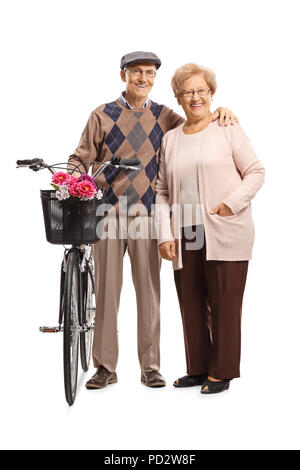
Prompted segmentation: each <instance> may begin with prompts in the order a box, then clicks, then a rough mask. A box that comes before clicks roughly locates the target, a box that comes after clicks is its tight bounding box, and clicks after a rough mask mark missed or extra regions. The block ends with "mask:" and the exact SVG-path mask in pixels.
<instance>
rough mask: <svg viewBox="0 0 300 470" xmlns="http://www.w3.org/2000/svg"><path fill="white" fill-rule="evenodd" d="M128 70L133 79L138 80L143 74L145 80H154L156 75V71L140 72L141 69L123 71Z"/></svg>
mask: <svg viewBox="0 0 300 470" xmlns="http://www.w3.org/2000/svg"><path fill="white" fill-rule="evenodd" d="M125 70H128V72H129V73H131V74H132V75H133V76H134V77H136V78H140V77H142V76H143V74H145V75H146V77H147V78H154V77H155V75H156V70H145V71H144V70H141V69H125Z"/></svg>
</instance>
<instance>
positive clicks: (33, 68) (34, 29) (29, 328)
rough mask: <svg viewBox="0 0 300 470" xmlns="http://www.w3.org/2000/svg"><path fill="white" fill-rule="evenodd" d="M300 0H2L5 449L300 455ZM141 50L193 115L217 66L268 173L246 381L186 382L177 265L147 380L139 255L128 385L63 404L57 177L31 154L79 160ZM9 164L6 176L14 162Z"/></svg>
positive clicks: (126, 329)
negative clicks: (53, 201) (142, 360)
mask: <svg viewBox="0 0 300 470" xmlns="http://www.w3.org/2000/svg"><path fill="white" fill-rule="evenodd" d="M298 4H299V2H298V1H297V0H295V1H292V0H286V1H285V2H279V1H276V0H272V1H271V0H270V1H269V0H260V1H256V0H251V1H248V0H247V1H246V0H244V1H239V0H236V1H235V0H227V1H219V0H214V1H213V2H208V1H206V2H202V1H199V0H197V1H193V0H190V1H188V2H183V1H177V0H159V1H158V0H152V1H151V2H142V1H136V0H133V1H132V0H127V2H122V1H120V0H118V1H116V0H115V1H110V2H108V1H107V2H102V1H100V0H99V1H95V0H84V1H83V0H82V1H79V0H78V1H77V0H72V1H66V0H63V1H54V0H52V1H48V0H44V1H32V0H26V1H25V2H24V1H14V0H9V1H2V2H1V11H0V18H1V19H0V22H1V24H0V31H1V38H0V39H1V46H2V59H1V75H0V77H1V82H2V84H1V160H2V181H1V189H2V197H1V204H2V209H1V215H2V217H1V227H2V229H1V238H2V243H1V247H2V252H1V258H2V269H1V271H2V276H1V287H2V296H1V300H2V302H1V305H2V309H1V314H2V317H1V318H2V334H1V382H2V384H1V402H0V403H1V434H2V436H1V441H0V442H1V447H3V448H7V449H276V448H282V449H291V448H297V449H299V419H300V407H299V401H300V380H299V360H300V347H299V336H300V316H299V313H300V311H299V289H300V277H299V269H298V266H299V236H298V230H299V224H298V218H299V170H300V166H299V156H300V155H299V137H298V136H299V126H300V120H299V104H300V103H299V83H300V76H299V51H298V48H299V39H300V38H299V32H298V31H299V22H298V18H299V13H298V11H297V7H298ZM133 50H150V51H154V52H156V53H157V54H158V55H159V56H160V58H161V60H162V62H163V65H162V67H161V69H160V70H159V73H158V75H157V78H156V84H155V87H154V89H153V90H152V94H151V97H152V98H153V99H154V100H155V101H157V102H159V103H165V104H167V105H168V106H170V107H172V108H173V109H175V110H177V111H178V112H180V109H179V108H178V106H177V104H176V101H175V99H174V97H173V95H172V92H171V88H170V80H171V76H172V73H173V72H174V70H175V69H176V68H177V67H179V66H180V65H183V64H184V63H186V62H189V61H195V62H198V63H200V64H203V65H206V66H209V67H211V68H212V69H213V70H214V71H215V72H216V74H217V80H218V90H217V93H216V95H215V97H214V101H213V108H217V107H218V106H221V105H223V106H226V107H229V108H230V109H232V110H233V111H234V112H235V113H236V114H237V115H238V116H239V118H240V122H241V124H242V125H243V127H244V129H245V131H246V133H247V134H248V135H249V137H250V138H251V140H252V142H253V145H254V147H255V149H256V151H257V153H258V155H259V157H260V159H261V160H262V162H263V163H264V165H265V167H266V182H265V185H264V187H263V188H262V189H261V190H260V191H259V193H258V195H257V197H256V198H255V200H254V201H253V214H254V219H255V224H256V242H255V246H254V251H253V259H252V261H251V262H250V266H249V274H248V281H247V286H246V291H245V296H244V310H243V335H242V339H243V344H242V362H241V373H242V376H241V378H240V379H238V380H235V381H233V382H232V384H231V388H230V390H229V391H228V392H226V393H224V394H221V395H216V396H212V397H205V396H202V395H200V393H199V392H200V388H199V387H196V388H191V389H187V390H177V389H174V388H173V387H172V382H173V380H174V379H176V378H177V377H179V376H181V375H184V374H185V358H184V347H183V336H182V326H181V319H180V312H179V308H178V305H177V298H176V292H175V288H174V283H173V272H172V268H171V265H170V264H169V263H168V262H167V261H165V262H164V263H163V266H162V275H161V286H162V305H161V370H162V373H163V374H164V376H165V377H166V379H167V387H165V388H164V389H156V390H151V389H148V388H147V387H145V386H142V385H141V383H140V374H139V364H138V360H137V352H136V349H137V347H136V307H135V294H134V289H133V286H132V282H131V275H130V264H129V261H128V257H127V256H126V257H125V262H124V287H123V291H122V297H121V307H120V312H119V330H120V334H119V339H120V357H119V364H118V371H117V372H118V379H119V382H118V384H116V385H112V386H109V387H108V388H107V389H105V390H102V391H94V392H88V391H87V390H86V389H85V387H84V383H85V381H86V380H87V379H88V378H89V377H90V375H91V374H92V373H93V368H92V366H91V368H90V370H89V372H88V373H87V374H81V373H80V375H79V388H78V396H77V399H76V402H75V404H74V406H73V407H69V406H68V405H67V404H66V403H65V400H64V390H63V375H62V373H63V371H62V337H61V335H42V334H41V333H39V332H38V327H39V326H40V325H42V324H50V325H51V324H54V325H55V324H57V310H58V286H59V264H60V259H61V256H62V247H59V246H53V245H50V244H47V242H46V239H45V235H44V227H43V221H42V211H41V204H40V200H39V188H40V187H44V188H48V186H49V181H50V178H49V176H50V175H49V176H48V174H46V173H44V174H32V173H30V172H29V171H26V170H22V169H18V170H16V169H15V161H16V159H18V158H33V157H43V158H44V159H45V160H48V161H49V162H52V163H54V162H57V161H63V160H66V159H67V157H68V155H70V154H71V153H72V152H73V151H74V149H75V147H76V146H77V143H78V141H79V138H80V135H81V132H82V130H83V127H84V125H85V123H86V121H87V119H88V116H89V113H90V112H91V111H92V110H93V109H94V108H96V107H97V106H98V105H100V104H101V103H104V102H107V101H112V100H113V99H115V98H116V97H117V96H118V95H119V93H120V92H121V90H122V89H123V86H122V83H121V81H120V78H119V62H120V58H121V56H122V55H123V54H125V53H127V52H130V51H133ZM8 169H9V171H8Z"/></svg>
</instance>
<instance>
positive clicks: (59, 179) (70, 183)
mask: <svg viewBox="0 0 300 470" xmlns="http://www.w3.org/2000/svg"><path fill="white" fill-rule="evenodd" d="M51 186H53V188H54V189H55V195H56V197H57V199H59V200H60V201H63V200H65V199H68V198H69V197H70V196H72V197H75V198H79V199H80V200H81V201H90V200H91V199H102V197H103V190H102V189H98V187H97V185H96V183H95V180H94V178H93V177H92V176H90V175H87V174H83V175H81V176H78V177H75V176H73V175H71V174H69V173H65V172H64V171H58V172H57V173H55V174H54V175H53V176H52V183H51Z"/></svg>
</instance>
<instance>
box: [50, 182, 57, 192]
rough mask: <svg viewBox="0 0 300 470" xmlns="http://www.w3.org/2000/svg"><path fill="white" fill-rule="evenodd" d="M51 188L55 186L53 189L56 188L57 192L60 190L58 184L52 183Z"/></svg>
mask: <svg viewBox="0 0 300 470" xmlns="http://www.w3.org/2000/svg"><path fill="white" fill-rule="evenodd" d="M51 186H53V188H54V189H55V190H56V191H57V190H58V189H59V186H57V184H54V183H51Z"/></svg>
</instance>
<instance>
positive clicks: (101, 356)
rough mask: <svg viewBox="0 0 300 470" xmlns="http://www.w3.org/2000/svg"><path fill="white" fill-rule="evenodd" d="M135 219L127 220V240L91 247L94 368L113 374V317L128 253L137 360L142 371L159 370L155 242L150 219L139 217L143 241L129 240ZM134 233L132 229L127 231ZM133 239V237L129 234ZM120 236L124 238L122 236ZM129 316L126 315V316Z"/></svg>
mask: <svg viewBox="0 0 300 470" xmlns="http://www.w3.org/2000/svg"><path fill="white" fill-rule="evenodd" d="M134 219H135V220H137V218H134V217H128V219H127V223H126V222H125V229H126V226H127V238H123V239H122V238H120V236H119V235H118V233H119V232H118V230H119V223H118V221H117V223H116V229H117V230H116V231H117V234H116V235H117V237H116V238H115V239H112V238H110V237H105V238H104V239H101V240H100V241H99V242H98V243H96V244H94V245H93V256H94V261H95V291H96V320H95V330H94V342H93V361H94V366H95V367H98V366H100V365H102V366H104V367H106V369H108V370H109V371H111V372H114V371H115V370H116V367H117V361H118V331H117V316H118V309H119V302H120V295H121V289H122V281H123V257H124V254H125V252H126V249H127V250H128V254H129V257H130V262H131V272H132V280H133V284H134V287H135V291H136V302H137V314H138V318H137V330H138V331H137V337H138V357H139V361H140V365H141V370H142V371H147V370H159V367H160V350H159V341H160V311H159V304H160V279H159V275H160V265H161V259H160V256H159V251H158V244H157V240H156V239H151V233H150V232H151V231H150V225H151V217H142V219H143V221H144V222H143V223H145V224H146V225H147V226H148V232H149V236H148V237H147V238H146V239H142V238H136V239H133V238H132V237H131V236H130V232H131V230H130V227H129V226H130V224H131V223H132V222H134V221H135V220H134ZM131 229H132V232H134V230H133V227H131ZM133 235H134V233H133ZM123 236H124V235H123ZM128 313H130V312H128Z"/></svg>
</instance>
